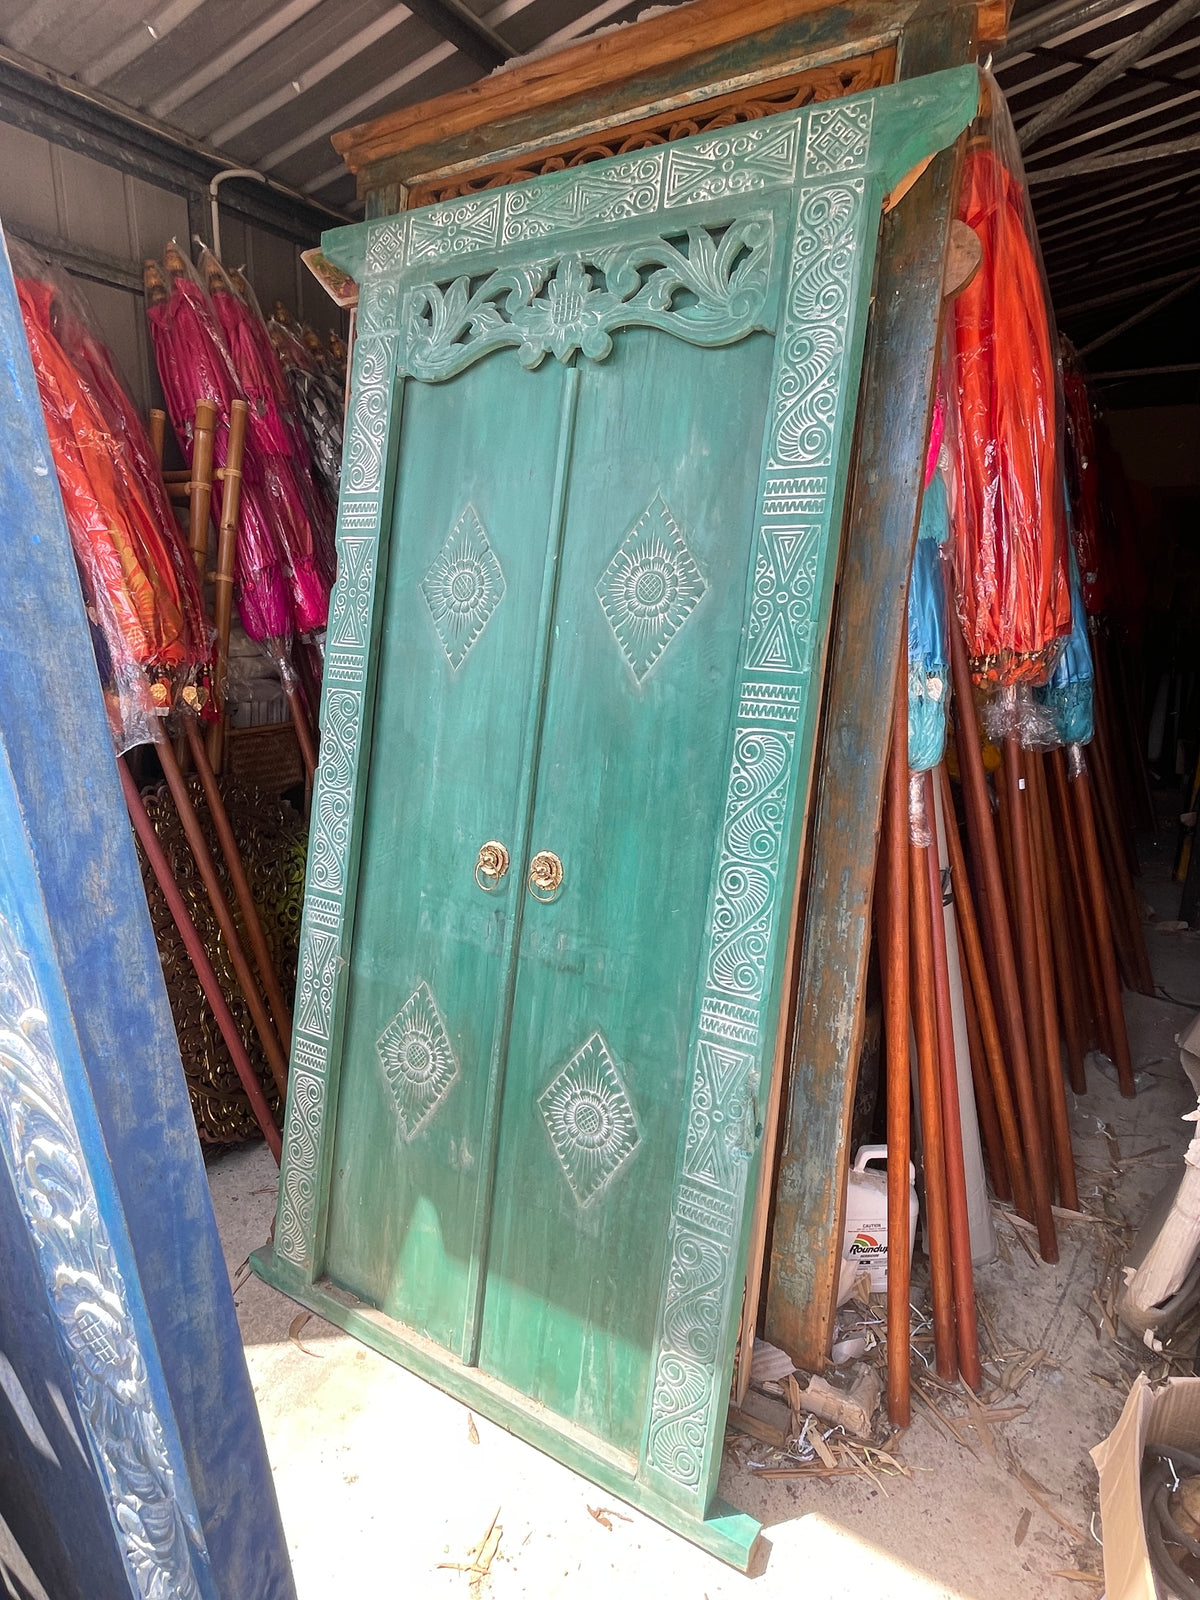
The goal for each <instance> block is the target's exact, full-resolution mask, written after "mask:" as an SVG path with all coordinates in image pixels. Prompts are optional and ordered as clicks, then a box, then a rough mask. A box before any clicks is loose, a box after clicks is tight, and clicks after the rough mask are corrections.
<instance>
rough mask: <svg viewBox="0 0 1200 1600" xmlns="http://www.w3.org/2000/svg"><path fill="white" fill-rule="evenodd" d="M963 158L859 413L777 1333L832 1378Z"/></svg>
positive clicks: (881, 309) (921, 195)
mask: <svg viewBox="0 0 1200 1600" xmlns="http://www.w3.org/2000/svg"><path fill="white" fill-rule="evenodd" d="M971 20H972V19H971V18H970V14H969V13H964V12H959V13H957V14H956V16H955V18H954V25H953V26H952V27H951V28H950V29H949V30H943V26H942V24H943V22H944V19H928V20H927V21H926V22H925V23H924V25H923V27H922V29H921V31H920V33H918V32H917V31H916V30H914V32H913V35H912V36H911V37H910V39H909V41H908V46H907V59H906V60H905V61H904V62H902V71H907V72H911V71H914V70H915V71H920V70H921V69H922V68H927V67H928V65H929V64H930V61H931V59H932V60H933V61H939V62H940V61H944V60H945V59H946V56H947V55H952V54H954V53H959V54H960V56H962V55H966V53H967V51H968V49H969V46H970V34H969V29H970V25H971ZM956 165H957V163H956V157H955V155H954V153H953V152H950V151H947V152H944V153H943V154H941V155H939V156H937V157H936V158H935V160H934V162H933V164H932V165H931V167H930V169H929V170H928V171H927V172H926V173H925V174H924V176H923V177H922V178H921V179H920V181H919V182H918V183H917V184H916V185H915V186H914V188H913V189H912V191H911V192H910V193H909V194H908V195H907V196H906V197H905V199H904V200H902V201H901V203H900V205H899V206H898V207H897V208H896V209H895V210H894V211H892V212H890V213H889V214H888V216H887V217H886V218H885V219H884V224H883V231H882V238H881V240H880V246H879V276H878V281H877V284H876V294H875V308H874V313H873V320H872V325H871V330H870V336H869V339H868V347H867V349H868V354H867V367H866V373H865V376H864V381H863V397H864V399H863V413H862V417H861V421H860V434H859V445H858V455H857V460H856V463H855V469H854V477H853V484H852V492H851V500H850V506H849V511H848V516H847V527H846V533H845V541H844V553H843V558H842V559H843V566H842V572H841V576H840V581H839V590H838V610H837V618H836V624H835V633H834V638H833V642H832V645H831V658H830V664H829V669H828V674H827V680H826V682H827V690H826V694H827V704H826V707H825V709H824V712H823V732H822V755H821V762H820V767H819V779H818V793H817V804H816V813H815V823H814V826H815V830H816V832H815V835H814V841H813V867H812V877H811V880H810V884H809V890H808V896H807V901H806V906H805V913H804V914H805V930H804V946H803V950H802V953H801V972H800V994H801V1004H800V1007H799V1012H798V1020H797V1026H796V1033H795V1036H794V1041H793V1046H792V1080H791V1085H790V1088H789V1093H788V1100H787V1105H786V1107H785V1111H784V1115H785V1117H786V1119H787V1129H786V1133H785V1135H784V1138H783V1155H782V1159H781V1161H780V1167H779V1176H778V1180H777V1184H776V1213H775V1224H774V1230H773V1234H772V1243H771V1265H770V1272H769V1277H768V1285H767V1307H766V1321H765V1333H766V1337H767V1338H768V1339H769V1340H771V1341H772V1342H773V1343H775V1344H777V1345H779V1346H781V1347H782V1348H783V1349H785V1350H787V1352H788V1353H789V1354H790V1355H791V1356H792V1358H793V1360H795V1361H796V1362H797V1363H798V1364H799V1365H801V1366H804V1367H808V1368H814V1369H816V1370H818V1371H819V1370H820V1369H821V1368H822V1367H823V1366H824V1364H825V1362H826V1361H827V1359H828V1355H829V1345H830V1337H831V1332H832V1325H833V1313H834V1309H835V1307H834V1301H835V1296H836V1287H837V1277H838V1266H839V1261H840V1257H841V1238H842V1217H843V1212H844V1207H845V1195H846V1179H847V1173H848V1171H849V1165H850V1157H851V1151H850V1149H849V1147H848V1143H847V1132H848V1129H849V1126H850V1108H851V1106H852V1104H853V1100H854V1088H855V1082H856V1074H857V1070H858V1057H859V1052H860V1049H861V1045H862V1027H863V1011H862V998H861V997H862V993H863V985H864V983H865V979H866V968H867V958H868V955H869V952H870V932H871V891H872V885H873V882H874V875H875V856H876V849H877V844H878V838H879V815H880V804H881V797H882V790H883V775H884V766H885V762H886V759H887V750H888V740H889V733H890V728H891V713H892V703H893V698H894V694H895V684H896V672H895V663H896V661H897V659H898V657H899V653H900V637H901V629H902V627H903V622H904V608H905V601H906V597H907V593H908V574H909V568H910V565H911V560H912V547H913V541H914V539H915V536H916V526H917V517H918V512H919V508H920V496H921V482H922V474H923V469H924V452H925V440H926V437H927V434H928V428H929V408H930V405H931V398H932V387H933V375H934V371H935V366H936V360H937V348H938V333H939V328H940V325H941V286H942V267H943V261H944V257H945V251H946V240H947V233H948V228H949V222H950V217H951V212H952V207H953V199H954V191H955V173H956Z"/></svg>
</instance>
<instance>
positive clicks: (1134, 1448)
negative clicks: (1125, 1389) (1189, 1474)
mask: <svg viewBox="0 0 1200 1600" xmlns="http://www.w3.org/2000/svg"><path fill="white" fill-rule="evenodd" d="M1151 1444H1174V1445H1179V1446H1180V1447H1181V1448H1182V1449H1184V1450H1200V1378H1169V1379H1168V1380H1167V1381H1166V1383H1164V1384H1160V1385H1158V1386H1156V1387H1151V1384H1150V1381H1149V1379H1148V1378H1147V1377H1146V1375H1145V1373H1139V1375H1138V1377H1137V1380H1136V1381H1135V1383H1134V1385H1133V1388H1132V1389H1131V1390H1130V1391H1129V1398H1128V1399H1127V1400H1126V1402H1125V1409H1124V1410H1123V1411H1122V1412H1121V1420H1120V1421H1119V1422H1118V1423H1117V1425H1116V1427H1115V1428H1114V1429H1113V1431H1112V1432H1111V1433H1110V1434H1109V1436H1108V1438H1107V1439H1105V1440H1104V1442H1103V1443H1102V1444H1098V1445H1097V1446H1096V1448H1095V1449H1094V1450H1093V1451H1092V1460H1093V1461H1094V1462H1095V1463H1096V1470H1097V1472H1098V1473H1099V1474H1100V1517H1101V1521H1102V1523H1103V1526H1104V1585H1105V1600H1160V1595H1159V1590H1158V1589H1157V1588H1156V1586H1155V1582H1154V1574H1153V1572H1152V1570H1151V1567H1150V1556H1149V1553H1148V1551H1147V1549H1146V1529H1145V1526H1144V1524H1143V1522H1142V1490H1141V1481H1142V1453H1143V1451H1144V1450H1145V1448H1146V1446H1147V1445H1151Z"/></svg>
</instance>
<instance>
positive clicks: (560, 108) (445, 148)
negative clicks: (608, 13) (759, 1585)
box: [333, 0, 1006, 215]
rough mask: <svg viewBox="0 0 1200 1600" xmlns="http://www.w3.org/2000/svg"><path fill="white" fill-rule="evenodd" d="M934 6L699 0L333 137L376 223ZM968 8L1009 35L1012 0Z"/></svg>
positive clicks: (856, 51) (838, 51)
mask: <svg viewBox="0 0 1200 1600" xmlns="http://www.w3.org/2000/svg"><path fill="white" fill-rule="evenodd" d="M934 9H936V10H937V11H938V12H940V13H943V14H945V13H947V12H948V11H949V10H950V6H949V5H948V4H941V3H937V4H936V5H935V6H931V5H930V4H929V0H848V3H842V4H836V5H830V4H829V3H828V0H696V3H695V4H693V5H690V6H688V7H686V8H685V9H680V10H672V11H671V12H669V13H666V14H664V15H662V16H658V17H653V18H650V19H648V20H647V21H645V22H640V23H637V24H635V25H634V26H632V27H629V28H623V29H620V30H617V31H614V32H612V33H607V34H601V35H600V36H599V37H597V38H594V39H585V40H583V41H582V42H581V43H579V44H576V45H572V46H570V47H568V48H567V49H564V50H560V51H556V52H555V53H553V54H552V55H550V56H545V57H542V58H540V59H536V60H533V61H529V62H526V63H524V64H522V65H519V66H516V67H513V68H512V69H511V70H508V71H505V72H503V73H499V74H496V75H494V76H492V77H489V78H484V79H481V80H480V81H479V82H477V83H473V84H470V85H468V86H467V87H466V88H465V89H459V90H455V91H454V92H452V93H450V94H446V95H441V96H439V97H438V98H437V99H436V100H430V101H425V102H422V103H421V104H419V105H416V106H407V107H404V108H402V109H400V110H398V111H394V112H389V113H388V114H387V115H385V116H382V117H377V118H375V119H374V120H373V121H371V122H367V123H363V124H362V125H361V126H359V127H357V128H350V129H347V130H346V131H345V132H343V133H340V134H337V135H336V136H335V138H334V140H333V143H334V146H335V148H336V149H337V150H338V151H339V153H340V154H341V155H342V156H343V157H344V159H345V161H346V165H347V166H348V167H349V168H350V170H351V171H352V172H354V173H356V174H357V175H358V179H359V195H360V197H362V198H363V199H365V200H366V201H367V204H368V215H384V214H385V213H386V212H387V211H389V210H392V211H394V210H399V209H401V208H402V204H403V190H404V188H405V186H409V185H412V184H415V183H417V182H424V181H425V180H428V179H429V178H431V177H434V176H442V175H446V174H449V173H453V172H455V171H458V170H467V169H471V168H475V167H478V166H481V165H484V164H486V163H487V162H489V161H493V160H496V159H499V158H501V157H505V156H511V155H515V154H517V153H519V152H522V151H531V150H541V149H544V148H546V147H547V146H550V145H553V144H555V143H557V142H559V141H561V140H562V139H563V138H564V137H565V136H566V135H567V134H569V133H570V134H574V133H580V132H595V131H598V130H602V129H607V128H614V127H618V126H622V125H624V124H627V123H631V122H634V121H636V120H637V119H639V118H643V117H647V116H650V115H655V114H661V113H663V112H665V111H669V110H672V109H677V108H680V107H684V106H688V105H692V104H694V103H695V102H698V101H705V100H707V99H709V98H710V97H712V96H714V95H717V94H720V93H721V92H723V91H724V90H728V89H731V88H737V87H742V88H749V87H750V86H752V85H755V84H760V83H765V82H767V81H768V80H770V79H773V78H778V77H780V76H782V75H784V74H786V73H788V72H791V71H794V70H798V69H800V68H813V67H818V66H820V65H822V64H824V63H832V62H840V61H846V60H848V59H851V58H855V57H862V56H867V55H870V54H871V52H873V51H876V50H879V49H887V48H890V47H892V46H894V45H895V44H896V43H897V41H898V40H900V39H901V38H902V36H903V34H904V32H905V30H906V28H907V26H908V24H909V23H910V21H911V20H912V19H913V18H914V17H917V16H918V15H919V14H921V13H924V12H928V11H931V10H934ZM971 11H972V14H973V18H974V32H975V35H976V37H977V38H978V39H981V40H982V39H993V38H999V37H1002V35H1003V30H1004V24H1005V17H1006V5H1005V0H982V3H980V4H978V5H972V6H971ZM945 60H946V58H945V57H943V61H942V63H939V64H945ZM908 76H910V77H912V76H914V74H913V73H911V72H910V73H909V74H908Z"/></svg>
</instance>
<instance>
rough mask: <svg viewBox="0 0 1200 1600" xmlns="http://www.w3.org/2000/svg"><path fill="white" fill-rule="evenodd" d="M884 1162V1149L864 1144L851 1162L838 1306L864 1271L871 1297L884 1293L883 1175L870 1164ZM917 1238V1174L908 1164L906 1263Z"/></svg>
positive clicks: (885, 1243) (885, 1156) (847, 1187)
mask: <svg viewBox="0 0 1200 1600" xmlns="http://www.w3.org/2000/svg"><path fill="white" fill-rule="evenodd" d="M886 1161H887V1145H885V1144H864V1145H862V1146H860V1148H859V1152H858V1154H857V1155H856V1156H855V1158H854V1167H853V1169H852V1171H851V1173H850V1177H849V1180H848V1182H847V1184H846V1232H845V1236H844V1238H843V1241H842V1270H841V1277H840V1282H839V1291H840V1292H839V1297H838V1298H839V1303H840V1302H841V1300H842V1299H845V1298H848V1297H849V1295H850V1293H851V1292H852V1291H853V1288H854V1285H855V1283H856V1282H857V1280H858V1279H859V1277H861V1275H862V1273H863V1271H864V1270H866V1271H869V1272H870V1274H871V1293H872V1294H883V1293H884V1292H885V1291H886V1289H887V1264H888V1225H887V1173H886V1172H884V1171H882V1170H880V1171H878V1172H871V1171H869V1170H868V1168H869V1167H870V1166H871V1164H872V1162H886ZM916 1238H917V1174H916V1169H915V1168H914V1166H913V1164H912V1162H911V1161H910V1162H909V1164H908V1259H909V1260H910V1261H911V1260H912V1253H913V1246H914V1244H915V1243H916Z"/></svg>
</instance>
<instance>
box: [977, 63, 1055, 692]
mask: <svg viewBox="0 0 1200 1600" xmlns="http://www.w3.org/2000/svg"><path fill="white" fill-rule="evenodd" d="M993 100H994V103H997V102H998V105H999V110H998V111H997V114H996V116H995V117H994V118H993V120H994V122H995V123H997V124H999V123H1000V122H1001V120H1002V118H1001V115H1000V112H1002V111H1003V102H1002V99H1001V97H1000V96H999V91H998V90H993ZM1003 121H1004V123H1005V124H1006V126H1007V128H1008V129H1009V130H1010V131H1011V123H1009V122H1008V121H1007V114H1006V113H1004V116H1003ZM1014 148H1015V142H1014ZM1013 159H1014V161H1019V157H1018V156H1014V158H1013ZM959 216H960V218H961V219H962V220H963V221H964V222H966V223H967V224H968V226H969V227H971V228H973V229H974V230H975V232H976V233H977V234H978V236H979V238H980V241H981V243H982V246H983V259H982V264H981V266H980V269H979V271H978V273H977V274H976V276H975V279H974V281H973V282H972V283H971V284H969V285H968V287H967V288H966V289H965V290H964V291H963V292H962V294H961V295H959V297H958V299H957V300H956V301H955V303H954V315H953V333H952V362H951V371H950V380H951V381H950V383H949V385H948V389H949V395H950V399H951V402H952V404H953V407H954V410H955V413H956V414H955V417H954V427H953V428H952V429H951V432H952V434H953V436H954V439H955V450H954V465H955V478H956V483H955V494H954V506H953V509H954V563H955V575H956V602H957V605H958V610H959V615H960V617H961V619H962V623H963V630H964V633H965V635H966V640H967V647H968V650H969V652H970V655H971V658H972V671H973V672H974V674H975V676H976V678H977V680H978V681H985V682H992V683H997V684H1001V685H1011V684H1016V683H1020V682H1038V681H1041V680H1042V679H1043V678H1044V675H1045V672H1046V670H1047V668H1048V666H1049V664H1050V661H1051V659H1052V655H1053V650H1054V644H1055V641H1056V640H1058V639H1059V638H1061V637H1063V636H1064V635H1065V634H1066V633H1067V632H1069V630H1070V625H1071V615H1070V595H1069V592H1068V584H1067V577H1066V532H1065V521H1064V516H1063V509H1062V496H1061V480H1060V463H1059V446H1058V396H1057V370H1056V361H1055V351H1054V345H1053V342H1052V336H1051V329H1050V323H1049V320H1048V317H1047V312H1046V301H1045V297H1044V292H1043V285H1042V277H1041V272H1040V268H1039V264H1038V260H1037V257H1036V255H1035V253H1034V248H1033V245H1032V243H1031V240H1030V236H1029V233H1028V232H1027V217H1026V210H1025V190H1024V186H1023V184H1022V183H1021V182H1020V180H1019V179H1018V178H1017V177H1015V176H1014V175H1013V172H1011V171H1009V170H1008V168H1007V167H1006V166H1005V163H1004V162H1003V161H1002V160H1001V159H1000V157H999V155H998V154H997V153H996V151H995V150H994V149H993V148H990V147H977V148H974V149H970V150H969V151H968V154H967V156H966V158H965V160H964V163H963V180H962V190H961V194H960V201H959Z"/></svg>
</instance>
